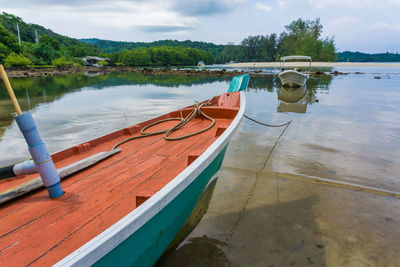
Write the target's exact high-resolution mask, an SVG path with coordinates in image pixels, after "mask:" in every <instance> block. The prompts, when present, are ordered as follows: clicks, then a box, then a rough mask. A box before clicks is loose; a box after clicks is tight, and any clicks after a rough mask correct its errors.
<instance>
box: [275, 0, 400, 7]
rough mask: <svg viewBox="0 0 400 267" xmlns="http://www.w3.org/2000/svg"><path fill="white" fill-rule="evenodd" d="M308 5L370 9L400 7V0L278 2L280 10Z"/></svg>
mask: <svg viewBox="0 0 400 267" xmlns="http://www.w3.org/2000/svg"><path fill="white" fill-rule="evenodd" d="M305 4H306V5H308V6H310V7H311V8H315V9H324V8H329V7H340V8H352V9H354V8H370V7H376V8H379V7H388V6H400V0H380V1H375V0H278V6H279V7H280V8H290V7H293V6H298V5H305Z"/></svg>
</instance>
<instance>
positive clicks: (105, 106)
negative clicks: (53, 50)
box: [0, 72, 229, 166]
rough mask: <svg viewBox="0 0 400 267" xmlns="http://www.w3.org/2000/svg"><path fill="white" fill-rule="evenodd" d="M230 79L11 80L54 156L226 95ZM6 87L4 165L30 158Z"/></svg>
mask: <svg viewBox="0 0 400 267" xmlns="http://www.w3.org/2000/svg"><path fill="white" fill-rule="evenodd" d="M228 82H229V79H228V78H226V79H225V78H218V77H197V76H191V77H189V76H177V75H163V76H155V75H142V74H140V73H136V72H127V73H111V74H102V75H98V76H87V75H84V74H82V75H76V74H74V75H66V76H57V77H51V76H48V77H37V78H22V79H11V84H12V85H13V88H14V90H15V94H16V95H17V97H18V100H19V102H20V105H21V108H22V110H23V111H27V110H30V111H31V113H32V115H33V117H34V119H35V120H36V123H37V126H38V128H39V129H40V131H41V133H42V136H43V138H44V139H45V141H46V143H47V145H48V147H49V151H50V152H55V151H57V150H60V149H64V148H67V147H69V146H72V145H75V144H77V143H81V142H84V141H87V140H90V139H93V138H96V137H99V136H101V135H104V134H107V133H109V132H112V131H115V130H117V129H120V128H123V127H127V126H129V125H132V124H134V123H137V122H140V121H143V120H146V119H149V118H152V117H155V116H159V115H161V114H164V113H168V112H169V111H171V110H173V109H177V108H180V107H182V106H187V105H190V104H193V102H194V101H195V100H203V99H207V98H209V97H212V96H214V95H218V94H221V93H223V92H225V91H226V88H227V87H228ZM2 86H3V85H0V155H7V158H6V157H5V156H3V157H2V158H0V166H1V165H6V164H10V163H14V162H15V161H19V160H23V159H25V158H26V157H29V154H28V152H27V150H26V147H25V143H24V142H23V139H21V138H22V135H21V134H20V133H19V131H18V129H17V127H16V125H15V123H13V121H14V119H13V115H12V113H13V112H14V109H13V107H12V103H11V101H10V100H9V97H8V95H7V93H6V90H5V89H4V88H3V87H2Z"/></svg>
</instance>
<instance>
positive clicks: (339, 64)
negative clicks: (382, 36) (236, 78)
mask: <svg viewBox="0 0 400 267" xmlns="http://www.w3.org/2000/svg"><path fill="white" fill-rule="evenodd" d="M308 65H309V63H308V62H286V63H285V66H286V67H307V66H308ZM226 66H227V67H231V68H279V67H280V63H279V62H251V63H233V64H227V65H226ZM312 66H313V67H392V68H400V63H372V62H313V63H312Z"/></svg>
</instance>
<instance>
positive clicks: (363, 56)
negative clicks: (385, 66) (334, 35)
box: [336, 51, 400, 62]
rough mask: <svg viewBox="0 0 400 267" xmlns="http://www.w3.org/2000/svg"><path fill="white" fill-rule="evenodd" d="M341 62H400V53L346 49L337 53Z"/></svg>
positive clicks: (337, 59)
mask: <svg viewBox="0 0 400 267" xmlns="http://www.w3.org/2000/svg"><path fill="white" fill-rule="evenodd" d="M336 61H339V62H400V54H399V53H396V54H394V53H378V54H367V53H361V52H350V51H345V52H341V53H338V54H337V58H336Z"/></svg>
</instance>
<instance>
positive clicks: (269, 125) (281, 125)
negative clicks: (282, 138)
mask: <svg viewBox="0 0 400 267" xmlns="http://www.w3.org/2000/svg"><path fill="white" fill-rule="evenodd" d="M243 117H245V118H246V119H248V120H251V121H253V122H255V123H258V124H260V125H264V126H267V127H283V126H286V125H289V124H290V123H291V122H292V121H291V120H290V121H288V122H286V123H284V124H278V125H273V124H266V123H263V122H260V121H257V120H255V119H253V118H250V117H248V116H247V115H243Z"/></svg>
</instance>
